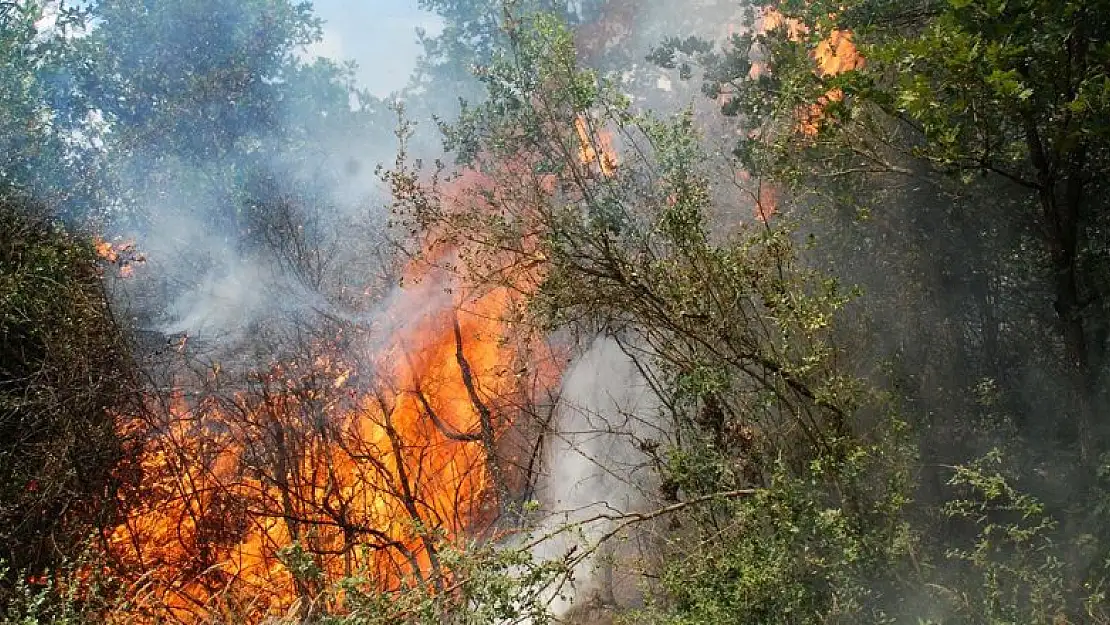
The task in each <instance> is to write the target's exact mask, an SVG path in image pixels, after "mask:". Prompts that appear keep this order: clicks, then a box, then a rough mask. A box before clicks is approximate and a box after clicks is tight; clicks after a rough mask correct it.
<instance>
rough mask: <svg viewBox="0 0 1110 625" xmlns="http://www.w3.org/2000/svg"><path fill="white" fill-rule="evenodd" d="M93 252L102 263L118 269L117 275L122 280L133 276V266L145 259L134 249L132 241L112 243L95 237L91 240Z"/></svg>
mask: <svg viewBox="0 0 1110 625" xmlns="http://www.w3.org/2000/svg"><path fill="white" fill-rule="evenodd" d="M93 250H94V251H95V252H96V255H97V256H99V257H100V258H101V259H102V260H103V261H105V262H107V263H108V264H110V265H115V266H116V267H118V270H119V275H120V276H121V277H124V278H127V277H130V276H131V275H132V274H134V272H135V265H138V264H141V263H144V262H146V257H145V256H144V255H143V254H140V253H139V252H138V250H137V249H136V248H135V242H134V241H127V242H123V243H112V242H110V241H106V240H104V239H102V238H100V237H96V238H95V239H93Z"/></svg>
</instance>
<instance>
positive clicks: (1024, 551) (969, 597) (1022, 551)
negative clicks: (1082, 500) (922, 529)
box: [943, 451, 1069, 623]
mask: <svg viewBox="0 0 1110 625" xmlns="http://www.w3.org/2000/svg"><path fill="white" fill-rule="evenodd" d="M1002 466H1003V462H1002V456H1001V455H1000V454H999V453H998V452H997V451H996V452H992V453H991V454H989V455H988V456H986V457H984V458H982V459H981V460H979V461H977V462H975V463H973V464H971V465H968V466H958V467H956V468H955V474H954V475H953V476H952V478H951V480H949V485H951V486H954V487H956V488H958V489H961V490H963V491H964V492H965V493H966V495H967V497H966V498H957V499H953V500H951V501H948V502H946V503H945V504H944V507H943V512H944V514H945V515H946V516H948V517H949V518H951V519H958V520H963V521H967V522H970V523H972V524H974V526H975V527H976V531H977V533H976V536H975V538H974V539H973V541H972V544H971V546H970V547H969V548H962V547H958V546H954V547H951V548H950V549H949V550H948V554H947V555H948V557H949V558H951V559H954V560H957V561H960V562H964V563H966V564H968V565H969V566H970V568H971V570H972V571H973V575H974V576H977V577H978V578H979V579H978V580H976V581H977V583H975V584H972V585H970V586H963V587H961V588H959V589H953V590H952V591H950V592H951V593H952V594H953V595H954V601H955V603H956V605H957V606H958V608H960V609H962V610H964V611H966V612H969V613H970V614H969V615H968V616H970V617H972V618H975V619H980V618H981V619H983V622H986V623H1049V622H1055V621H1057V620H1058V619H1060V618H1063V617H1064V615H1066V614H1067V611H1068V609H1069V606H1068V603H1067V599H1068V598H1067V592H1066V589H1067V588H1068V581H1069V580H1068V579H1067V575H1068V571H1067V570H1066V563H1065V562H1064V561H1063V560H1061V558H1060V553H1061V550H1060V549H1059V547H1058V546H1057V545H1055V544H1054V536H1055V535H1056V529H1057V527H1056V522H1055V521H1054V520H1052V519H1051V518H1050V517H1049V516H1047V515H1046V513H1045V508H1044V505H1043V504H1041V503H1040V502H1039V501H1037V499H1036V498H1034V497H1032V496H1030V495H1028V494H1026V493H1022V492H1019V491H1018V490H1016V489H1015V488H1014V487H1013V486H1012V485H1011V483H1010V481H1009V480H1007V479H1006V478H1005V477H1003V475H1002V474H1001V473H999V469H1000V468H1001V467H1002Z"/></svg>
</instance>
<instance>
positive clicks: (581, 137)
mask: <svg viewBox="0 0 1110 625" xmlns="http://www.w3.org/2000/svg"><path fill="white" fill-rule="evenodd" d="M574 129H575V131H576V132H577V133H578V158H579V160H581V161H582V164H583V165H591V166H592V165H593V164H594V163H597V166H598V168H599V169H600V171H601V175H603V176H605V177H606V178H612V177H613V176H614V175H615V174H616V173H617V167H618V166H619V165H620V160H619V158H618V156H617V151H616V150H615V149H613V133H612V132H610V131H609V129H608V128H601V129H599V130H598V131H597V132H596V133H593V136H591V133H590V128H589V124H588V122H587V120H586V117H585V116H584V115H578V116H577V117H575V118H574Z"/></svg>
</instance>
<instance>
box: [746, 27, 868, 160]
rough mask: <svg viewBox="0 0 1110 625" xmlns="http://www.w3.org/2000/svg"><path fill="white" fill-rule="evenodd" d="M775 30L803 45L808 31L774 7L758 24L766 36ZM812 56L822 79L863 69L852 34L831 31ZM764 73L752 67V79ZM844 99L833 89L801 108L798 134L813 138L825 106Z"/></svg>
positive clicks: (759, 66)
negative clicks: (779, 29)
mask: <svg viewBox="0 0 1110 625" xmlns="http://www.w3.org/2000/svg"><path fill="white" fill-rule="evenodd" d="M778 28H785V29H786V36H787V38H789V39H790V40H791V41H802V39H803V38H804V37H805V36H806V35H808V34H809V28H808V27H807V26H806V25H805V24H803V23H802V22H801V21H799V20H797V19H795V18H788V17H785V16H784V15H783V14H782V13H781V12H779V11H778V10H777V9H775V8H773V7H772V8H767V9H764V11H763V14H762V17H761V20H760V29H761V31H762V32H768V31H771V30H775V29H778ZM812 56H813V59H814V61H815V62H816V63H817V69H816V73H817V75H818V76H820V77H822V78H828V77H831V76H836V75H839V74H843V73H845V72H850V71H854V70H858V69H862V68H863V66H864V64H865V59H864V58H863V55H862V54H860V51H859V49H858V48H857V47H856V44H855V42H854V41H853V38H852V33H851V32H850V31H846V30H840V29H834V30H833V31H832V32H830V33H829V35H828V36H827V37H825V38H824V39H822V40H821V41H820V43H818V44H817V47H816V48H815V49H814V50H813V53H812ZM766 71H767V70H766V67H764V66H762V65H760V64H753V67H752V77H753V78H754V77H758V76H759V75H760V74H762V73H764V72H766ZM843 99H844V92H843V91H842V90H841V89H839V88H836V87H834V88H832V89H829V90H828V91H826V92H825V94H824V95H823V96H821V97H820V98H818V100H817V102H815V103H813V104H810V105H807V106H803V107H800V108H799V110H798V113H797V114H798V126H797V129H798V132H800V133H801V134H802V135H804V136H806V137H811V138H812V137H815V136H816V135H817V132H818V130H819V129H820V124H821V121H822V120H824V118H825V111H826V109H827V108H828V106H829V105H830V104H831V103H833V102H840V101H842V100H843Z"/></svg>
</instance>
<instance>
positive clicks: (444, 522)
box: [111, 281, 519, 623]
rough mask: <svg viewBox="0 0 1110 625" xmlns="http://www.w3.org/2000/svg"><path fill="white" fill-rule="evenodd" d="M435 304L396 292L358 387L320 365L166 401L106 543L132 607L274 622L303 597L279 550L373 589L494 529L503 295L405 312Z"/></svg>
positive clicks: (505, 345) (426, 296) (506, 366)
mask: <svg viewBox="0 0 1110 625" xmlns="http://www.w3.org/2000/svg"><path fill="white" fill-rule="evenodd" d="M442 299H444V296H443V294H442V286H440V285H437V284H435V283H434V281H429V284H427V285H420V286H418V287H417V288H415V289H412V290H406V291H405V292H403V294H402V296H401V297H400V299H399V300H398V303H397V304H396V306H395V307H394V310H393V312H392V314H390V315H387V317H388V318H391V319H392V320H393V321H395V322H397V324H398V327H400V329H399V330H397V331H396V332H395V333H394V334H393V336H392V338H391V340H390V343H389V345H388V347H387V348H386V349H385V350H382V351H381V355H380V356H379V357H378V358H377V359H376V362H375V367H374V369H375V370H374V371H373V373H371V374H369V375H368V376H364V377H371V378H373V379H372V380H370V381H369V382H368V383H367V382H365V381H364V380H363V379H362V378H359V376H358V375H356V374H355V372H354V367H352V366H350V365H348V364H345V363H344V362H343V361H342V360H341V359H340V358H339V357H338V356H335V355H324V356H319V357H317V358H315V359H314V360H311V361H310V362H308V363H289V364H285V365H282V366H279V367H274V368H273V369H272V370H271V371H270V372H268V373H267V375H265V376H260V377H259V378H258V379H257V380H256V383H255V385H254V386H255V387H256V388H252V389H251V391H250V392H240V393H237V394H235V395H234V396H232V397H226V398H223V399H216V398H213V397H210V398H208V399H205V400H202V401H199V402H189V401H186V400H184V399H183V398H182V397H181V396H180V394H179V395H178V396H177V397H176V398H175V399H174V401H173V405H172V406H171V407H170V409H169V411H168V414H169V419H168V420H167V421H166V422H165V423H162V424H160V425H159V428H158V430H157V431H156V435H155V436H153V437H151V438H150V440H149V441H148V443H147V446H146V449H145V452H144V455H143V458H142V465H143V469H144V474H145V475H144V479H143V483H142V487H141V491H140V492H139V493H137V497H136V499H137V500H138V501H140V502H141V503H140V505H139V507H138V508H136V509H134V510H133V511H132V512H131V513H130V515H129V516H128V518H127V519H126V522H125V523H123V524H121V525H120V526H119V527H118V528H117V529H116V531H115V532H114V534H112V536H111V547H112V549H113V551H114V552H115V555H116V557H118V558H119V560H120V561H121V562H122V563H123V564H124V565H125V566H127V567H129V568H130V569H132V570H133V571H134V572H135V573H141V574H143V575H144V577H142V580H143V586H142V588H141V589H140V591H137V592H136V594H137V596H138V597H139V598H138V600H137V602H138V603H140V604H142V603H144V601H142V598H143V597H145V598H146V599H147V601H145V603H146V604H148V605H149V606H152V607H151V610H152V612H153V613H152V617H155V616H157V617H171V618H172V619H174V620H177V621H180V622H185V623H193V622H199V621H200V620H201V617H202V616H203V615H204V614H208V613H211V612H212V611H213V610H217V611H221V612H227V613H231V614H236V615H238V616H237V618H242V619H245V620H247V621H249V622H259V621H260V620H262V618H264V617H265V616H266V615H272V614H275V613H284V612H285V611H286V610H288V609H289V608H290V606H292V605H294V604H295V602H296V600H297V599H298V598H299V597H303V596H308V595H311V594H312V591H313V590H314V589H313V587H312V585H313V579H314V577H313V575H312V574H307V575H302V576H301V577H300V579H299V580H295V579H294V578H293V576H292V575H291V574H290V568H295V567H291V566H290V565H289V563H287V562H283V561H282V559H281V558H280V557H279V553H281V551H282V549H283V548H286V547H288V546H289V545H291V544H293V543H297V544H299V545H301V547H302V548H303V553H304V554H307V555H308V556H310V558H311V559H310V564H311V566H310V569H311V570H314V571H318V572H319V573H320V576H319V577H320V579H324V578H327V579H335V578H336V577H339V576H347V575H352V574H356V573H359V574H364V575H366V576H367V578H368V582H369V583H371V584H374V585H377V586H379V587H381V588H388V587H391V586H394V585H395V584H396V583H397V582H398V580H400V579H402V578H410V577H412V576H417V577H419V576H422V575H426V574H427V573H429V572H430V571H432V570H433V569H435V568H436V555H437V554H436V540H435V536H433V535H432V534H433V533H439V534H440V535H441V536H444V537H447V538H450V537H455V536H459V535H461V534H462V533H464V532H465V531H467V529H468V528H471V527H473V526H474V525H475V524H477V523H480V522H482V521H486V520H490V519H492V518H493V517H494V516H495V515H496V513H497V507H498V501H497V498H498V495H499V494H500V492H499V491H500V490H501V489H502V488H504V486H505V485H504V484H500V485H498V484H495V482H496V481H497V480H504V479H507V478H505V476H504V475H503V474H500V473H499V471H498V468H497V467H496V466H492V465H491V464H490V462H489V456H490V454H491V451H492V448H493V447H494V446H496V445H497V442H498V439H499V438H500V436H501V435H502V434H503V432H504V431H505V429H506V428H507V427H508V426H509V425H510V423H509V420H510V418H511V415H512V414H513V413H512V410H511V409H510V406H509V402H510V401H511V399H510V398H513V397H514V393H515V392H516V389H517V384H518V382H519V380H518V379H517V377H518V375H517V373H516V369H514V367H513V363H514V361H515V360H516V358H517V356H518V350H517V348H515V347H514V346H513V344H512V343H509V342H505V341H503V340H502V337H503V336H504V334H505V328H504V327H502V324H501V321H500V319H501V318H502V317H503V313H504V309H505V307H506V306H507V305H508V303H509V295H508V293H507V291H505V290H504V289H494V290H490V291H488V292H485V293H483V294H480V295H476V296H472V297H468V298H462V297H455V298H453V301H451V302H450V303H449V305H446V306H442V307H438V308H436V309H435V310H433V311H430V312H424V313H420V314H415V315H414V314H413V312H412V310H417V309H418V308H419V307H420V306H426V303H427V302H430V301H436V300H442ZM414 318H415V319H414ZM406 321H407V323H406ZM325 354H326V350H325ZM356 387H357V388H356Z"/></svg>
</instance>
